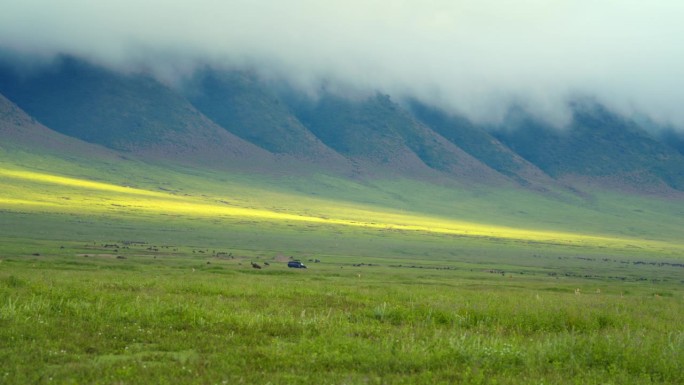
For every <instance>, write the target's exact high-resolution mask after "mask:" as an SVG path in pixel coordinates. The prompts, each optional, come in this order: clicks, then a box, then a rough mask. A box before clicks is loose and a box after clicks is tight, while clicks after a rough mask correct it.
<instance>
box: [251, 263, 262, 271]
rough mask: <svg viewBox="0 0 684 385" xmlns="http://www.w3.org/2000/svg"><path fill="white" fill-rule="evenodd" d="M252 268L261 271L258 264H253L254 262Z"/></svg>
mask: <svg viewBox="0 0 684 385" xmlns="http://www.w3.org/2000/svg"><path fill="white" fill-rule="evenodd" d="M252 267H253V268H255V269H261V266H259V264H258V263H254V262H252Z"/></svg>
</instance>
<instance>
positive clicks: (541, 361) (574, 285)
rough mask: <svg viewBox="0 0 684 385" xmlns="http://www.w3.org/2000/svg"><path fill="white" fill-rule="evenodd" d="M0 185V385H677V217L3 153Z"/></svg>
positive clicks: (656, 202) (532, 199) (548, 200)
mask: <svg viewBox="0 0 684 385" xmlns="http://www.w3.org/2000/svg"><path fill="white" fill-rule="evenodd" d="M0 180H1V181H2V191H0V238H1V241H2V242H1V243H0V362H2V365H0V383H2V384H5V383H7V384H24V383H46V384H47V383H103V384H118V383H174V384H175V383H198V384H239V383H246V384H251V383H263V384H267V383H272V384H302V383H310V384H401V383H406V384H409V383H410V384H416V383H429V384H438V383H445V384H451V383H472V384H518V383H524V384H649V383H653V384H677V383H684V374H683V373H684V327H682V323H681V319H684V265H683V264H684V242H682V240H681V239H680V237H681V229H682V228H684V219H682V218H684V215H683V214H684V212H683V211H684V208H683V206H682V205H681V202H678V201H674V200H667V199H656V198H644V197H636V196H629V195H624V194H623V195H619V194H614V193H605V192H596V193H595V194H593V195H592V197H591V199H588V198H586V197H584V198H583V197H578V196H575V195H573V194H570V193H566V192H562V191H557V192H554V194H552V195H548V196H540V195H534V194H531V193H529V192H525V191H523V190H520V191H518V190H515V189H496V188H484V187H472V186H458V185H438V184H427V183H417V182H412V181H409V180H373V181H370V180H366V181H356V182H354V181H349V180H343V179H339V178H335V177H331V176H326V175H314V176H311V177H304V176H296V175H294V176H293V175H290V176H279V175H272V176H268V177H267V176H264V175H256V174H255V175H249V174H239V173H229V172H216V171H207V170H198V169H191V168H184V167H180V166H173V167H172V166H161V165H157V166H154V165H150V164H144V163H140V162H137V161H133V160H119V161H112V162H104V161H101V162H98V161H92V160H88V159H80V158H78V157H76V156H74V157H72V158H71V159H65V158H64V157H57V156H51V155H49V154H43V155H41V156H37V155H35V154H30V153H25V152H22V151H21V150H17V149H11V150H8V149H3V150H1V151H0ZM291 257H292V258H297V259H301V260H302V261H304V262H305V263H307V265H309V268H308V269H301V270H300V269H288V268H287V267H286V262H287V261H288V260H289V259H290V258H291ZM316 260H319V261H320V262H315V261H316ZM251 262H255V263H258V264H259V265H260V266H261V267H262V268H261V269H255V268H252V267H251V264H250V263H251ZM265 263H268V264H269V265H266V264H265Z"/></svg>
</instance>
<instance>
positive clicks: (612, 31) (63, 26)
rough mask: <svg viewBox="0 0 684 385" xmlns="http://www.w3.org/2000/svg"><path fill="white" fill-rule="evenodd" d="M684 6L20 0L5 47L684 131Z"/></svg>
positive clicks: (127, 67) (134, 66)
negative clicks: (614, 115) (600, 109)
mask: <svg viewBox="0 0 684 385" xmlns="http://www.w3.org/2000/svg"><path fill="white" fill-rule="evenodd" d="M683 18H684V3H682V2H680V1H658V2H644V1H637V0H622V1H619V2H617V1H612V0H596V1H576V0H550V1H548V0H547V1H542V0H522V1H516V2H502V1H498V0H496V1H495V0H458V1H439V0H426V1H409V0H405V1H394V2H386V1H379V0H370V1H369V0H345V1H337V0H335V1H324V2H321V1H317V0H284V1H241V0H236V1H229V2H226V1H219V0H195V1H192V2H189V1H188V2H167V1H162V0H148V1H144V2H139V1H131V0H118V1H108V0H107V1H88V0H63V1H59V2H55V1H50V0H21V1H19V0H11V1H10V2H9V4H5V5H3V12H2V13H0V48H3V49H5V50H9V51H14V52H20V53H24V54H27V55H32V56H33V57H42V58H49V57H51V56H52V55H56V54H60V53H66V54H72V55H76V56H81V57H84V58H86V59H88V60H91V61H94V62H96V63H99V64H103V65H107V66H109V67H112V68H116V69H118V70H123V71H137V70H140V69H149V70H152V71H154V73H155V74H156V75H157V76H158V77H159V78H161V79H162V80H164V81H167V82H170V83H174V82H176V81H178V80H179V79H181V78H182V77H184V76H187V75H188V74H189V73H191V72H192V71H193V70H194V69H195V68H197V66H199V65H205V64H209V65H212V66H215V67H225V68H235V67H240V68H244V67H249V68H252V69H254V70H256V71H258V72H260V73H261V74H262V76H264V77H267V78H273V79H278V80H282V79H284V80H286V81H288V82H290V83H291V84H293V85H295V86H297V87H299V88H301V89H303V90H304V91H306V92H308V93H310V94H312V95H315V94H316V93H317V92H318V91H319V90H320V89H321V86H322V85H323V84H325V85H326V87H327V88H328V89H333V90H337V91H338V92H345V93H350V94H352V93H360V94H363V93H368V92H375V91H380V92H384V93H388V94H390V95H392V96H393V97H395V98H402V97H414V98H418V99H420V100H422V101H423V102H426V103H429V104H433V105H436V106H438V107H441V108H444V109H446V110H449V111H454V112H456V113H460V114H464V115H466V116H468V117H469V118H471V119H473V120H475V121H478V122H486V123H496V122H498V121H500V120H501V119H502V118H503V116H504V115H505V113H506V111H507V110H508V108H509V107H510V106H511V105H517V106H521V107H523V108H525V109H527V110H528V111H529V112H530V113H532V114H534V115H535V116H537V117H540V118H542V119H545V120H546V121H548V122H551V123H553V124H555V125H557V126H562V125H563V124H564V123H565V122H567V120H568V118H569V111H568V109H567V103H568V101H569V100H572V99H574V98H577V97H584V96H591V97H593V98H595V99H596V100H598V101H599V102H601V103H603V104H605V105H607V106H608V107H609V108H612V109H614V110H616V111H618V112H621V113H624V114H636V115H647V116H649V117H650V118H652V119H653V120H655V121H657V122H658V123H660V124H664V125H666V124H671V125H673V126H675V127H678V129H680V130H684V108H681V104H682V101H684V49H682V48H681V42H680V40H681V36H684V23H682V22H681V20H682V19H683ZM46 60H47V59H46Z"/></svg>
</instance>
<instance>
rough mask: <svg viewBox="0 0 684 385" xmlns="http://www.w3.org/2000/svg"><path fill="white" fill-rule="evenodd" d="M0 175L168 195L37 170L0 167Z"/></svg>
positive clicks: (80, 186)
mask: <svg viewBox="0 0 684 385" xmlns="http://www.w3.org/2000/svg"><path fill="white" fill-rule="evenodd" d="M0 176H4V177H8V178H16V179H23V180H29V181H34V182H43V183H51V184H59V185H63V186H71V187H78V188H86V189H94V190H101V191H112V192H120V193H126V194H135V195H146V196H158V197H165V196H166V194H162V193H158V192H155V191H148V190H142V189H137V188H133V187H124V186H116V185H113V184H109V183H101V182H92V181H88V180H83V179H76V178H67V177H63V176H56V175H50V174H43V173H37V172H31V171H16V170H3V169H0Z"/></svg>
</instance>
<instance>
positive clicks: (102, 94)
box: [0, 55, 684, 194]
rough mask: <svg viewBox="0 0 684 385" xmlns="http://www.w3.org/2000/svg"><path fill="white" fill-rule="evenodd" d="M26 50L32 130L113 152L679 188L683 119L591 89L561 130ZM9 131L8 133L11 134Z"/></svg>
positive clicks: (487, 181) (533, 183) (518, 111)
mask: <svg viewBox="0 0 684 385" xmlns="http://www.w3.org/2000/svg"><path fill="white" fill-rule="evenodd" d="M21 63H22V61H21V60H19V61H17V60H16V58H14V57H5V58H4V59H3V60H2V61H1V62H0V94H1V95H3V96H4V97H6V98H7V101H6V104H7V105H12V106H14V107H13V108H16V109H20V110H21V113H22V114H24V115H26V116H28V117H29V118H28V119H33V120H34V121H35V124H36V127H41V128H40V129H38V128H35V129H34V130H35V133H34V134H33V137H35V138H39V137H41V136H43V137H46V136H50V134H49V132H52V130H54V131H56V132H55V134H56V133H57V132H58V133H60V135H62V136H64V135H66V136H67V137H71V138H74V139H77V140H78V141H79V143H82V144H83V145H85V143H84V142H87V143H91V144H93V145H97V146H104V147H106V148H107V149H109V151H114V152H115V153H116V152H118V153H122V154H129V155H135V156H142V157H145V158H146V159H157V160H159V161H174V162H176V163H186V164H202V165H205V166H208V167H212V168H221V167H225V166H230V167H232V168H234V169H235V168H237V169H241V170H253V171H256V170H262V171H263V170H278V171H277V172H279V173H289V172H329V173H334V174H338V175H343V176H346V177H354V178H357V177H361V178H376V177H403V178H411V179H429V180H437V179H443V180H451V181H456V182H458V183H460V184H470V183H476V184H480V185H492V186H493V185H497V186H509V187H513V188H528V189H531V190H534V191H537V192H546V191H551V190H557V189H561V190H568V191H580V190H582V189H585V188H587V187H591V186H593V187H591V188H594V187H598V188H608V189H617V190H625V191H632V192H640V193H657V194H662V193H667V194H671V193H673V192H675V191H684V155H682V152H681V147H682V145H681V143H682V141H681V135H680V134H679V132H678V131H676V130H674V129H672V128H671V127H665V128H663V129H654V125H655V124H657V123H654V122H653V121H652V120H649V122H650V123H649V125H646V124H644V123H640V121H638V120H635V119H632V118H630V117H629V116H625V115H621V114H619V113H617V112H615V111H612V110H610V109H609V108H608V107H606V106H604V105H602V104H600V103H599V102H598V101H596V100H595V99H593V98H585V99H577V100H576V101H575V102H573V103H569V104H568V108H569V110H570V111H571V112H572V117H571V120H570V122H569V123H568V124H567V125H566V126H565V127H564V128H562V129H559V128H558V127H556V126H554V125H553V124H551V123H549V122H547V121H546V120H544V119H541V118H538V117H537V116H536V115H535V114H534V113H532V112H530V111H528V110H527V109H525V108H523V107H511V108H509V109H508V110H507V113H506V115H505V116H504V117H503V118H502V120H501V121H500V122H499V123H497V124H494V123H489V124H483V123H478V122H476V121H473V120H471V119H469V118H468V117H466V116H464V115H459V114H458V112H457V111H453V110H444V109H441V108H439V107H438V106H434V105H428V104H425V103H423V102H420V101H418V100H416V99H412V100H408V101H406V100H403V99H394V98H393V97H392V96H391V95H388V94H383V93H381V92H379V91H376V93H375V94H371V95H364V94H355V95H347V96H343V95H340V94H339V93H338V92H336V91H334V90H333V91H327V90H325V89H321V90H320V91H319V92H318V93H317V94H316V95H312V94H310V93H307V92H305V91H302V90H301V89H300V88H298V87H294V86H292V85H290V84H289V83H283V82H278V81H274V80H273V79H271V78H268V77H266V78H264V77H261V76H260V75H259V73H258V72H254V71H249V70H235V69H231V70H224V69H220V68H214V67H211V66H203V67H201V68H198V70H197V71H196V72H194V73H192V74H191V76H187V77H185V78H184V81H183V82H181V83H177V84H175V85H173V86H171V85H168V84H164V83H162V82H160V81H159V80H158V79H157V78H156V77H155V76H152V74H150V73H148V72H121V71H118V70H114V69H110V68H108V67H105V66H101V65H97V64H94V63H92V62H89V61H87V60H85V59H83V58H78V57H74V56H66V55H62V56H59V57H57V58H55V59H54V60H52V62H51V64H50V65H45V64H44V65H42V66H38V67H34V68H32V69H30V70H29V71H22V66H21ZM12 116H16V114H9V113H8V114H5V115H3V117H2V119H3V124H5V125H9V126H12V124H13V123H12V122H13V120H12V119H14V118H12ZM15 131H16V130H15ZM11 132H12V131H11V130H9V131H8V130H5V131H3V133H2V135H3V137H6V138H13V137H15V135H14V134H12V133H11ZM39 132H40V134H39ZM6 138H3V140H5V139H6ZM7 141H8V143H9V139H7ZM29 142H30V141H29ZM24 143H26V141H24ZM37 148H38V150H39V147H37ZM69 148H72V147H70V146H66V147H65V148H64V152H65V153H68V152H69V151H71V150H69ZM257 165H259V166H258V167H257ZM305 170H308V171H305Z"/></svg>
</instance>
